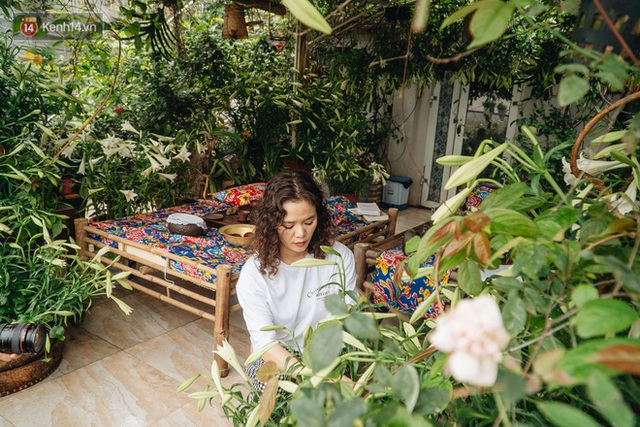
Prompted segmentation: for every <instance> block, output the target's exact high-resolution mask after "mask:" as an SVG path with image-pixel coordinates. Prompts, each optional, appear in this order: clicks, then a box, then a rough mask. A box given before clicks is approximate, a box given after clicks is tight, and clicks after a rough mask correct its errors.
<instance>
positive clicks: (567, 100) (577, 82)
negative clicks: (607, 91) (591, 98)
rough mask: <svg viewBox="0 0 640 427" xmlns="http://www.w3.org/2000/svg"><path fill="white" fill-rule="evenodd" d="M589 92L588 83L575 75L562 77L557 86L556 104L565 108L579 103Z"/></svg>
mask: <svg viewBox="0 0 640 427" xmlns="http://www.w3.org/2000/svg"><path fill="white" fill-rule="evenodd" d="M588 91H589V81H588V80H587V79H585V78H584V77H580V76H578V75H576V74H572V75H570V76H566V77H564V78H563V79H562V80H561V81H560V84H559V85H558V104H559V105H560V107H566V106H567V105H569V104H573V103H574V102H578V101H580V100H581V99H582V98H584V96H585V95H586V94H587V92H588Z"/></svg>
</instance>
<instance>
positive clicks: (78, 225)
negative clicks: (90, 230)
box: [73, 218, 89, 256]
mask: <svg viewBox="0 0 640 427" xmlns="http://www.w3.org/2000/svg"><path fill="white" fill-rule="evenodd" d="M87 225H89V219H87V218H76V219H74V220H73V227H74V228H75V236H74V238H75V239H76V245H78V246H80V253H79V255H80V256H87V252H89V244H88V243H87V242H86V241H85V239H86V237H87V231H86V230H85V227H86V226H87Z"/></svg>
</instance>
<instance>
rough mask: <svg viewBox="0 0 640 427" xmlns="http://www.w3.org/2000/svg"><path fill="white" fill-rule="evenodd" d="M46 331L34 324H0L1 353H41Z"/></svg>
mask: <svg viewBox="0 0 640 427" xmlns="http://www.w3.org/2000/svg"><path fill="white" fill-rule="evenodd" d="M44 341H45V329H44V326H42V325H36V324H33V323H11V324H10V323H0V352H2V353H15V354H22V353H40V352H41V351H42V348H43V347H44Z"/></svg>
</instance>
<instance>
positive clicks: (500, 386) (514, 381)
mask: <svg viewBox="0 0 640 427" xmlns="http://www.w3.org/2000/svg"><path fill="white" fill-rule="evenodd" d="M525 385H526V383H525V380H524V378H523V376H522V375H520V374H517V373H515V372H512V371H509V370H507V369H504V368H502V367H500V369H499V370H498V378H497V379H496V384H495V386H494V389H495V390H498V393H499V395H500V397H501V398H502V402H503V403H504V404H505V405H508V406H511V405H512V404H514V403H517V402H518V401H519V400H520V399H522V398H523V397H524V395H525Z"/></svg>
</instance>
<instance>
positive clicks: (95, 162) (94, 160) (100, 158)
mask: <svg viewBox="0 0 640 427" xmlns="http://www.w3.org/2000/svg"><path fill="white" fill-rule="evenodd" d="M103 158H104V157H102V156H100V157H96V158H94V159H91V160H90V161H89V166H90V167H91V170H93V166H95V165H97V164H98V163H100V162H101V161H102V159H103Z"/></svg>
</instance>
